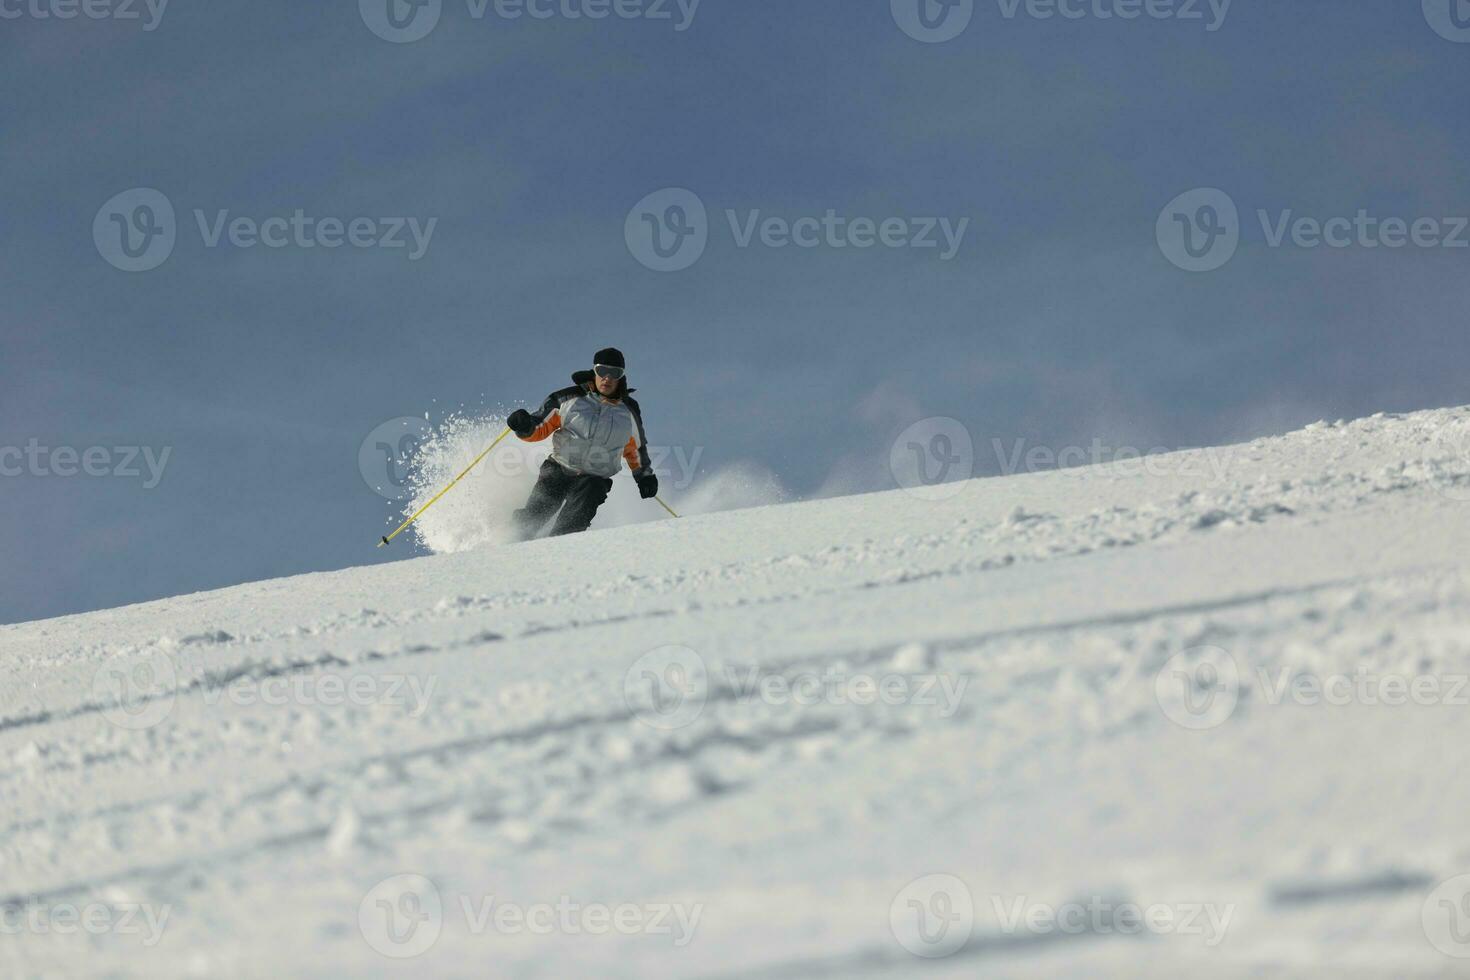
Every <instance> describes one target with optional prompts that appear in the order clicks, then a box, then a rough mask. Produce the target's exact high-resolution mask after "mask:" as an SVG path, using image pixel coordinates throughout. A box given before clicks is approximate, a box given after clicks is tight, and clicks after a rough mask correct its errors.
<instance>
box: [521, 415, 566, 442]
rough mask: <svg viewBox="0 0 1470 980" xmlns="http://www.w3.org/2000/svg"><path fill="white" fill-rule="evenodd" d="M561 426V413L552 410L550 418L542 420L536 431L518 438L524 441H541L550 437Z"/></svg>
mask: <svg viewBox="0 0 1470 980" xmlns="http://www.w3.org/2000/svg"><path fill="white" fill-rule="evenodd" d="M560 428H561V413H560V412H552V413H551V417H550V418H548V419H547V420H546V421H545V422H542V423H541V424H540V425H538V426H536V431H535V432H533V433H531V434H530V435H528V436H519V437H518V438H519V439H520V440H521V441H522V442H540V441H541V440H542V439H547V438H550V436H551V434H552V433H553V432H555V431H556V430H557V429H560Z"/></svg>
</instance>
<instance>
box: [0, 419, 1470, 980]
mask: <svg viewBox="0 0 1470 980" xmlns="http://www.w3.org/2000/svg"><path fill="white" fill-rule="evenodd" d="M1467 449H1470V410H1465V409H1454V410H1444V411H1436V412H1424V413H1418V414H1414V415H1408V416H1375V417H1374V418H1371V419H1365V420H1361V421H1357V422H1353V423H1349V424H1344V423H1337V424H1320V423H1319V424H1318V425H1316V426H1313V427H1310V428H1308V429H1307V430H1304V431H1301V432H1296V433H1293V434H1290V435H1287V436H1284V437H1280V438H1272V439H1261V440H1257V441H1255V442H1252V443H1249V444H1246V445H1242V446H1236V447H1229V448H1226V449H1218V450H1201V451H1194V452H1187V453H1177V454H1171V455H1169V456H1163V457H1155V458H1152V459H1150V460H1149V461H1148V464H1147V466H1145V465H1144V464H1143V463H1140V462H1138V461H1133V462H1131V463H1116V464H1109V465H1104V466H1095V467H1087V468H1077V469H1070V470H1063V471H1057V472H1049V473H1036V474H1030V475H1022V476H1015V477H1009V478H1004V479H991V480H977V481H971V482H969V483H966V484H963V485H961V486H956V487H954V488H952V489H953V490H954V491H955V493H954V494H953V495H952V496H949V497H947V498H946V499H942V500H933V499H924V497H923V496H922V495H916V494H914V493H910V492H906V491H901V490H900V491H893V492H890V493H883V494H873V495H867V496H858V497H847V498H840V499H835V500H825V501H817V502H807V503H795V504H784V505H779V506H769V507H759V508H754V509H749V510H743V511H736V512H729V513H721V514H710V515H704V516H699V517H693V518H689V519H686V520H682V521H659V522H654V523H646V524H640V525H637V526H631V527H621V528H615V529H610V530H604V531H593V532H590V533H589V534H587V535H583V536H580V537H576V538H571V539H552V540H541V541H536V542H532V543H529V544H525V545H520V546H515V547H502V548H493V547H492V548H487V549H480V550H472V551H467V552H463V553H458V554H450V555H442V556H436V557H428V558H419V559H415V560H411V561H404V562H399V563H394V564H390V565H382V566H373V567H368V568H362V569H353V570H348V571H343V572H337V573H331V574H320V575H308V576H302V577H298V578H293V579H287V580H280V581H272V582H261V583H257V584H252V585H245V586H240V587H237V588H232V589H226V590H222V591H219V592H213V593H206V594H200V595H191V596H182V597H179V598H176V599H170V600H166V601H160V602H154V603H149V604H146V605H140V606H134V607H129V608H124V609H118V610H111V611H107V612H99V613H94V614H88V615H83V616H73V617H68V618H65V619H58V620H51V621H46V622H39V623H30V624H23V625H19V626H10V627H0V913H3V914H0V929H3V930H4V932H5V933H7V934H6V935H5V936H4V937H3V938H0V974H3V975H5V976H27V975H56V974H64V975H74V974H79V973H84V972H90V973H100V974H106V975H113V976H175V975H180V976H210V977H215V976H252V977H255V976H258V977H270V976H285V975H297V976H320V977H336V976H344V975H368V976H413V977H430V976H432V977H441V976H442V977H461V976H463V977H470V976H474V977H479V976H508V977H547V978H563V977H581V976H608V977H672V976H679V977H751V978H783V977H813V976H831V977H887V976H893V977H898V976H910V975H917V974H918V973H920V971H921V970H922V972H924V973H925V974H932V975H935V976H955V977H959V976H966V977H968V976H974V975H978V974H982V973H983V974H984V975H986V976H998V977H1009V976H1016V977H1020V976H1069V975H1070V976H1082V975H1087V976H1119V977H1138V976H1178V975H1188V976H1197V977H1217V976H1218V977H1231V976H1268V975H1269V976H1314V975H1321V974H1323V973H1324V972H1326V971H1328V970H1330V971H1332V972H1333V973H1335V974H1336V975H1339V976H1346V977H1369V976H1372V977H1379V976H1382V977H1410V976H1424V977H1430V976H1464V975H1466V974H1467V972H1470V958H1466V957H1470V899H1466V893H1467V892H1470V878H1460V877H1459V876H1462V875H1467V874H1470V831H1467V814H1470V768H1467V763H1466V759H1467V751H1470V748H1467V747H1470V708H1467V706H1466V702H1467V701H1470V690H1465V689H1462V682H1463V680H1464V678H1465V677H1466V676H1467V675H1470V559H1467V553H1470V520H1467V518H1470V452H1467ZM365 530H366V532H367V533H365V536H364V539H365V546H370V544H371V541H372V539H373V536H374V535H373V534H372V533H371V532H372V529H371V528H369V529H365ZM1293 678H1296V680H1292V679H1293ZM1311 678H1316V679H1318V680H1319V681H1320V682H1322V683H1323V684H1325V685H1326V688H1327V690H1328V691H1329V692H1331V693H1329V695H1328V700H1330V701H1332V702H1334V703H1312V702H1313V701H1314V698H1313V696H1312V694H1311V688H1310V686H1307V685H1310V683H1311ZM1282 684H1298V685H1303V686H1300V687H1292V688H1289V689H1287V690H1285V691H1283V690H1282V687H1281V685H1282ZM1293 692H1295V693H1293ZM1315 700H1318V701H1320V700H1321V699H1320V698H1318V699H1315ZM1401 701H1406V702H1407V703H1385V702H1401ZM73 914H75V915H77V916H80V917H81V918H79V919H70V918H68V917H69V916H70V915H73ZM89 916H90V919H89V918H87V917H89ZM1139 916H1144V917H1146V918H1145V919H1144V920H1143V921H1140V919H1139V918H1138V917H1139ZM79 922H81V923H88V924H89V925H90V928H89V927H86V926H83V925H78V923H79ZM408 954H416V955H408Z"/></svg>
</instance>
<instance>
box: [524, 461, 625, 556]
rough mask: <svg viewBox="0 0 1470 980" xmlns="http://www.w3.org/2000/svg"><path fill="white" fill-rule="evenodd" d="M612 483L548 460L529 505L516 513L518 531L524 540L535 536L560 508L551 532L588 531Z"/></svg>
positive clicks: (532, 492) (528, 502)
mask: <svg viewBox="0 0 1470 980" xmlns="http://www.w3.org/2000/svg"><path fill="white" fill-rule="evenodd" d="M612 485H613V481H612V480H609V479H608V478H607V477H603V476H588V475H586V474H583V473H573V472H572V471H571V470H569V469H567V468H566V467H564V466H562V465H561V464H560V463H558V462H557V461H556V460H554V459H548V460H547V461H546V462H544V463H542V464H541V471H540V473H539V474H538V475H537V477H536V486H535V488H534V489H533V490H532V491H531V497H530V499H528V500H527V501H526V506H525V507H523V508H521V509H520V510H518V511H516V512H515V523H516V530H517V531H518V532H519V535H520V538H521V540H523V541H525V540H528V539H530V538H534V537H535V536H536V534H537V532H539V531H540V530H541V528H542V526H543V525H545V523H546V521H547V519H548V518H550V517H551V515H552V514H555V513H556V510H557V508H558V507H560V508H561V514H560V515H559V516H558V517H557V519H556V523H555V524H553V525H552V526H551V533H552V534H576V533H577V532H579V531H585V530H587V526H588V525H589V524H591V523H592V518H593V517H595V516H596V515H597V508H599V507H601V506H602V502H603V501H604V500H606V499H607V495H608V493H609V492H610V491H611V490H612Z"/></svg>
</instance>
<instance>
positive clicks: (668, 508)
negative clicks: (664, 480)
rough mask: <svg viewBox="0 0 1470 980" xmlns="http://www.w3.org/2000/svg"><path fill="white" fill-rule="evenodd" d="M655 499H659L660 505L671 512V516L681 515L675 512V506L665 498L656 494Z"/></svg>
mask: <svg viewBox="0 0 1470 980" xmlns="http://www.w3.org/2000/svg"><path fill="white" fill-rule="evenodd" d="M653 499H654V500H657V501H658V505H659V506H660V507H662V508H663V509H664V510H666V511H668V512H669V515H670V516H671V517H678V516H679V515H678V514H675V513H674V508H672V507H670V506H669V505H668V504H666V503H664V498H662V497H659V496H656V495H655V496H654V498H653Z"/></svg>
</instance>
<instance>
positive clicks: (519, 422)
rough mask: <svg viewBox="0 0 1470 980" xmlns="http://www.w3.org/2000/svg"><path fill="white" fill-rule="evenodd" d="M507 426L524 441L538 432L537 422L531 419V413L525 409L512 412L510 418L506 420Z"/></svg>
mask: <svg viewBox="0 0 1470 980" xmlns="http://www.w3.org/2000/svg"><path fill="white" fill-rule="evenodd" d="M505 424H506V425H508V426H510V431H512V432H514V433H515V434H516V435H518V436H520V437H521V438H522V439H524V438H525V437H526V436H528V435H530V434H531V433H533V432H535V431H536V420H535V419H533V418H531V413H530V412H528V411H526V410H525V409H524V408H518V409H516V410H515V411H514V412H511V413H510V417H509V418H507V419H506V420H505Z"/></svg>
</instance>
